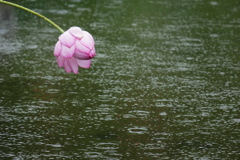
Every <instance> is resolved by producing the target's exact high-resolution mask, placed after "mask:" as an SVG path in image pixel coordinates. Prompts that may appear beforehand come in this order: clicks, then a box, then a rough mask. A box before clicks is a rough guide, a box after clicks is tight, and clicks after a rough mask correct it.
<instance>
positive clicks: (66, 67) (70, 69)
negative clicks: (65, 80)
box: [64, 59, 72, 73]
mask: <svg viewBox="0 0 240 160" xmlns="http://www.w3.org/2000/svg"><path fill="white" fill-rule="evenodd" d="M68 61H69V59H66V60H65V62H64V68H65V71H66V72H67V73H70V72H71V71H72V68H71V66H70V65H69V64H70V62H68Z"/></svg>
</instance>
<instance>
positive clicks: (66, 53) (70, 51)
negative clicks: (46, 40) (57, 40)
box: [60, 45, 75, 58]
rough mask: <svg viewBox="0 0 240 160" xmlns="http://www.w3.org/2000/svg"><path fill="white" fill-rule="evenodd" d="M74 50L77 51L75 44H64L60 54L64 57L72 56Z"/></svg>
mask: <svg viewBox="0 0 240 160" xmlns="http://www.w3.org/2000/svg"><path fill="white" fill-rule="evenodd" d="M74 52H75V45H73V46H72V47H71V48H68V47H66V46H64V45H62V51H61V54H60V56H61V57H63V58H72V56H73V54H74Z"/></svg>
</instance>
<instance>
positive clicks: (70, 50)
mask: <svg viewBox="0 0 240 160" xmlns="http://www.w3.org/2000/svg"><path fill="white" fill-rule="evenodd" d="M94 46H95V43H94V39H93V37H92V35H91V34H90V33H88V32H86V31H82V30H81V28H79V27H71V28H70V29H68V30H67V31H66V32H64V33H63V34H62V35H60V36H59V37H58V42H57V43H56V45H55V48H54V56H56V57H57V62H58V66H59V67H64V68H65V70H66V72H67V73H70V72H74V73H75V74H77V73H78V66H80V67H82V68H89V67H90V65H91V59H92V58H93V57H94V56H95V55H96V52H95V48H94Z"/></svg>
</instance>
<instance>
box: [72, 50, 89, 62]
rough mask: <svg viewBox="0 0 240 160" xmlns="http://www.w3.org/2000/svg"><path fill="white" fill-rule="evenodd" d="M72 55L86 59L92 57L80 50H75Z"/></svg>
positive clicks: (79, 58)
mask: <svg viewBox="0 0 240 160" xmlns="http://www.w3.org/2000/svg"><path fill="white" fill-rule="evenodd" d="M73 56H74V57H75V58H76V59H78V60H88V59H91V58H92V57H90V56H89V54H87V53H82V52H79V51H76V52H75V54H74V55H73Z"/></svg>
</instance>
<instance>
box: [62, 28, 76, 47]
mask: <svg viewBox="0 0 240 160" xmlns="http://www.w3.org/2000/svg"><path fill="white" fill-rule="evenodd" d="M58 39H59V41H60V42H61V43H62V44H63V45H65V46H67V47H69V48H70V47H72V45H73V44H74V43H75V40H76V39H75V37H73V36H72V35H71V34H70V33H69V32H68V31H66V32H64V33H63V34H62V35H61V36H60V37H59V38H58Z"/></svg>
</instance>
